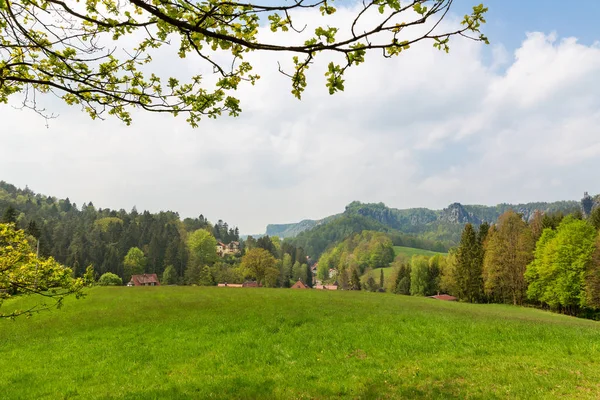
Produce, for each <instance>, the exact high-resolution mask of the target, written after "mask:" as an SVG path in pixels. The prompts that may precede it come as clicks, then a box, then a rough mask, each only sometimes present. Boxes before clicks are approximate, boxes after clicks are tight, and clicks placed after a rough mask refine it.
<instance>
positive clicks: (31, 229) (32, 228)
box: [25, 220, 66, 261]
mask: <svg viewBox="0 0 600 400" xmlns="http://www.w3.org/2000/svg"><path fill="white" fill-rule="evenodd" d="M25 232H27V234H28V235H31V236H33V237H34V238H36V239H39V238H40V236H41V234H42V232H41V231H40V229H39V228H38V226H37V224H36V223H35V221H34V220H31V221H29V224H27V229H25ZM65 250H66V249H65ZM55 258H57V259H59V258H58V257H56V256H55ZM61 261H64V260H61Z"/></svg>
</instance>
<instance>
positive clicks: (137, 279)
mask: <svg viewBox="0 0 600 400" xmlns="http://www.w3.org/2000/svg"><path fill="white" fill-rule="evenodd" d="M127 286H160V282H159V281H158V276H156V274H143V275H132V276H131V280H130V281H129V283H128V284H127Z"/></svg>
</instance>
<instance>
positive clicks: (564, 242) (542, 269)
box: [525, 216, 598, 314]
mask: <svg viewBox="0 0 600 400" xmlns="http://www.w3.org/2000/svg"><path fill="white" fill-rule="evenodd" d="M597 234H598V233H597V232H596V230H595V229H594V227H593V226H591V225H590V224H589V223H588V222H587V221H584V220H579V219H576V218H573V217H571V216H568V217H566V218H564V219H563V220H562V222H561V223H560V225H559V226H558V228H557V230H556V231H554V230H551V229H545V230H544V232H543V233H542V236H541V237H540V240H539V241H538V243H537V246H536V249H535V256H534V259H533V261H532V262H531V263H530V264H529V265H528V266H527V271H526V272H525V277H526V279H527V281H528V282H529V287H528V289H527V296H528V297H529V298H530V299H531V300H535V301H539V302H542V303H545V304H548V305H549V306H550V307H552V308H555V309H561V310H562V311H565V312H567V313H570V314H572V313H575V312H576V311H577V310H578V309H579V308H580V307H586V306H587V305H588V304H587V298H588V297H587V296H586V293H585V276H586V273H587V272H588V269H589V268H590V266H591V264H592V254H593V252H594V250H595V243H596V237H597Z"/></svg>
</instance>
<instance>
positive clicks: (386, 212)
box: [285, 198, 597, 258]
mask: <svg viewBox="0 0 600 400" xmlns="http://www.w3.org/2000/svg"><path fill="white" fill-rule="evenodd" d="M596 199H597V198H596ZM580 208H581V206H580V203H579V202H577V201H557V202H553V203H545V202H538V203H527V204H499V205H497V206H481V205H465V206H463V205H461V204H460V203H453V204H451V205H449V206H448V207H446V208H444V209H443V210H430V209H427V208H412V209H406V210H399V209H395V208H389V207H387V206H385V204H383V203H376V204H375V203H371V204H365V203H361V202H358V201H355V202H352V203H350V204H349V205H347V206H346V209H345V210H344V212H343V213H341V214H337V215H334V216H330V217H328V219H325V220H324V222H323V223H320V224H317V225H315V226H313V227H312V228H310V229H306V230H302V228H303V227H306V226H307V225H306V224H305V225H294V224H287V225H286V228H285V231H286V232H288V233H291V232H297V231H300V230H302V231H301V232H300V233H298V234H297V235H296V236H295V237H293V238H291V239H290V240H291V242H292V243H294V244H295V245H297V246H302V247H303V248H304V249H305V250H306V251H307V253H308V254H310V255H311V256H312V257H315V258H316V257H318V256H319V255H320V254H321V253H322V252H323V251H324V250H325V249H326V248H327V247H328V246H329V245H330V244H332V243H334V242H336V241H340V240H342V239H344V238H345V237H347V236H348V235H350V234H352V233H359V232H361V231H362V230H365V229H368V230H376V231H380V232H387V233H389V234H390V236H391V238H392V240H393V242H394V245H396V246H405V247H414V248H421V249H426V250H432V251H437V252H446V251H447V250H448V249H449V248H451V247H453V246H456V244H457V243H458V241H459V240H460V235H461V232H462V229H463V227H464V225H465V224H466V223H472V224H475V225H479V224H481V223H482V222H483V221H487V222H490V223H493V222H495V221H496V220H497V219H498V217H499V216H500V215H501V214H503V213H504V212H506V211H508V210H510V209H513V210H516V211H517V212H519V213H521V214H523V218H524V219H526V220H528V219H530V218H531V217H532V216H533V214H534V212H535V211H536V210H539V211H542V212H544V213H553V212H562V213H565V214H566V213H570V212H573V211H575V210H578V209H580Z"/></svg>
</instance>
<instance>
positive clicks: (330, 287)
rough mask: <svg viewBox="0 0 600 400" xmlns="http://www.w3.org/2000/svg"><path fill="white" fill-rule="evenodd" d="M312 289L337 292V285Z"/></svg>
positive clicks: (318, 286)
mask: <svg viewBox="0 0 600 400" xmlns="http://www.w3.org/2000/svg"><path fill="white" fill-rule="evenodd" d="M314 288H315V289H319V290H337V288H338V285H337V284H333V285H315V286H314Z"/></svg>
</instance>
